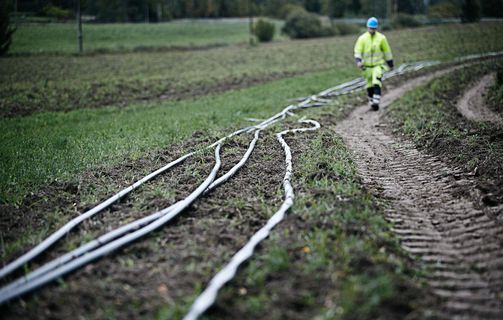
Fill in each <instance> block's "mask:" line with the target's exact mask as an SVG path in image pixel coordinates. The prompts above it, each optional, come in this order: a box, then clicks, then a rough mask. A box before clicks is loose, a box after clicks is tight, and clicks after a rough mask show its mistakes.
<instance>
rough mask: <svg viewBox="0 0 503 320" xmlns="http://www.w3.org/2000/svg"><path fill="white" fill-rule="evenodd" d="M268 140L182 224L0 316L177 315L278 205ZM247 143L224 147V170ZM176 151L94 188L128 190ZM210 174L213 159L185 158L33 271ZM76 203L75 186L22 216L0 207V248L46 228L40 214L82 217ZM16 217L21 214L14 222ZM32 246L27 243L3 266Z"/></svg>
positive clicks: (51, 191)
mask: <svg viewBox="0 0 503 320" xmlns="http://www.w3.org/2000/svg"><path fill="white" fill-rule="evenodd" d="M272 133H273V132H264V137H263V138H262V139H261V140H260V141H259V142H258V143H257V146H256V149H255V151H254V152H253V154H252V156H251V158H250V160H249V162H248V163H247V165H246V166H245V167H244V168H242V170H240V171H239V172H238V174H237V175H236V176H235V177H234V178H233V179H231V180H230V181H228V182H227V183H225V184H224V185H222V186H221V187H219V188H218V189H216V190H214V191H213V192H211V193H209V194H208V195H207V196H205V197H204V199H201V201H197V202H195V203H194V204H193V205H192V206H191V207H190V208H189V209H188V210H185V211H184V212H183V213H182V214H181V215H182V216H183V217H180V218H177V219H175V220H174V221H172V222H171V223H169V224H168V225H166V226H165V227H164V228H161V229H160V230H159V231H157V232H154V233H153V234H152V235H150V236H148V237H146V238H144V239H142V240H140V241H138V242H136V243H135V244H133V245H131V246H128V247H126V248H125V249H122V250H120V251H118V252H116V253H114V254H112V255H111V256H109V257H107V258H106V259H101V260H99V261H97V262H95V263H92V264H90V265H88V266H86V267H85V268H84V269H82V270H79V271H77V272H76V273H74V274H72V275H71V276H69V277H65V279H64V282H61V283H59V284H57V283H56V284H51V285H48V286H46V287H44V288H43V289H41V290H39V291H38V292H37V293H35V294H31V295H28V296H26V297H24V298H22V299H21V300H17V301H14V302H12V303H9V304H7V305H5V306H3V307H2V310H1V311H2V314H3V315H5V316H6V317H7V318H12V319H27V318H30V319H43V318H48V317H49V318H63V319H68V318H74V316H81V317H86V318H91V319H102V318H104V317H109V316H112V317H117V318H121V319H126V318H139V317H144V318H145V317H146V318H152V317H155V316H156V314H155V312H156V310H159V309H160V308H161V306H166V305H171V306H172V307H174V306H173V305H174V304H175V303H176V301H179V300H180V299H186V298H187V297H191V295H192V294H193V293H194V289H195V288H198V287H200V286H202V285H204V284H205V283H206V281H207V280H208V279H209V278H210V277H211V275H213V274H215V273H216V272H217V271H218V270H219V269H220V268H221V266H222V265H223V263H225V262H226V261H228V260H229V257H230V254H231V253H233V252H235V251H237V250H238V249H239V248H240V247H242V246H243V245H244V244H245V243H246V242H247V240H248V239H249V237H250V236H251V235H252V234H253V233H254V232H256V231H257V230H258V229H259V228H260V227H261V226H262V225H263V224H265V222H266V221H267V219H268V216H269V215H270V214H271V212H270V211H271V210H273V209H274V208H276V207H277V206H278V204H280V203H281V202H282V192H281V190H282V189H281V188H282V185H281V183H282V177H283V175H284V155H283V150H282V148H281V146H280V145H279V143H278V142H277V141H276V137H275V136H274V135H273V134H272ZM199 140H201V139H199ZM250 140H251V137H250V136H249V137H243V139H241V140H238V141H232V142H229V143H226V144H225V145H224V148H223V150H222V153H223V156H222V162H223V167H222V169H221V170H223V171H222V172H225V171H226V170H228V169H230V167H231V166H232V165H234V164H235V163H236V162H237V161H238V160H239V159H240V158H241V156H242V154H243V153H244V152H245V151H246V148H247V147H248V143H249V141H250ZM199 142H200V141H199ZM175 150H176V148H172V149H170V150H166V151H164V152H161V153H160V154H159V157H157V158H156V157H152V158H151V159H155V161H150V160H143V161H141V162H138V163H135V164H132V165H128V166H124V167H116V168H114V169H113V170H111V172H110V171H107V172H104V173H101V174H100V173H98V174H97V175H98V176H101V177H103V179H102V180H99V182H98V183H99V184H100V185H101V184H102V183H103V185H104V186H106V184H107V183H108V184H110V183H112V182H113V181H116V179H117V180H118V181H120V182H122V183H121V184H122V185H123V186H125V185H127V184H128V183H130V182H131V181H133V180H134V179H133V177H132V176H131V175H132V173H131V172H132V171H135V172H143V171H151V170H152V169H153V168H154V169H155V168H157V167H158V166H157V164H158V162H159V161H160V160H161V159H162V160H164V162H167V161H166V158H169V159H170V160H172V159H175V158H176V157H175V156H173V154H177V153H178V152H177V151H175ZM278 164H279V165H278ZM212 166H213V156H212V153H211V152H210V153H207V154H204V155H201V156H199V157H194V158H193V159H190V160H187V161H186V162H185V163H184V164H183V165H180V166H178V167H176V168H175V169H174V170H172V171H170V172H168V173H166V174H164V175H162V176H161V177H159V178H158V179H156V180H155V181H154V182H152V183H151V184H150V185H149V186H145V187H143V188H141V189H140V190H138V192H135V193H134V195H132V196H129V197H126V198H125V199H123V200H122V201H120V202H119V203H117V204H114V205H113V206H112V208H110V209H109V210H106V211H104V212H103V213H101V214H99V215H98V216H96V217H94V218H93V219H91V220H90V221H88V222H86V223H83V224H82V225H81V226H80V227H79V228H78V229H77V230H75V232H72V234H70V235H68V236H67V237H66V238H65V239H63V241H61V242H60V243H58V244H57V245H55V246H54V248H51V250H50V251H49V252H48V253H46V254H43V255H42V256H41V257H40V258H38V259H37V260H36V262H35V263H33V264H32V267H36V266H38V265H40V264H41V263H43V262H45V261H47V260H49V259H51V258H54V257H56V255H57V254H59V253H63V252H64V251H65V250H66V249H68V243H74V244H78V243H80V241H82V239H85V238H90V237H94V236H96V235H99V234H101V233H103V232H105V231H106V230H110V229H111V228H113V227H116V226H118V225H120V224H122V223H125V222H129V221H131V220H133V219H137V218H139V217H141V216H144V215H146V214H147V213H151V212H153V211H155V210H159V209H162V208H164V207H167V206H169V205H170V204H171V203H172V202H173V201H175V200H179V199H182V198H184V197H185V196H187V195H188V193H189V192H190V191H191V190H192V189H193V188H194V187H195V186H196V184H197V183H199V182H198V181H202V180H203V178H204V177H205V176H206V175H207V173H209V170H210V169H211V167H212ZM89 174H90V176H89V177H84V178H83V179H84V180H87V178H89V180H87V181H81V182H82V185H86V184H87V183H90V184H91V186H92V185H93V183H92V181H93V179H92V178H93V174H92V173H89ZM122 176H126V177H128V178H121V177H122ZM134 178H135V179H136V178H138V177H136V176H135V177H134ZM126 181H128V182H126ZM95 183H96V182H95ZM94 186H96V185H95V184H94ZM159 190H162V191H163V192H165V193H164V195H166V197H164V198H163V197H162V196H159ZM61 191H64V192H61ZM79 196H80V194H79V187H78V186H71V185H70V186H64V185H57V186H51V187H49V188H47V189H46V190H42V191H41V192H39V193H38V194H36V195H33V196H32V197H30V198H29V199H27V200H26V201H25V203H23V204H22V205H21V207H20V208H7V207H5V208H4V209H6V210H5V213H6V214H5V215H3V225H4V226H5V229H3V230H8V231H7V232H6V234H5V241H6V242H7V241H14V240H15V238H16V235H18V234H19V233H20V232H22V231H23V229H24V228H27V227H28V226H27V225H26V224H30V228H39V227H41V226H42V225H43V224H44V221H45V220H44V212H45V211H46V210H48V209H49V208H51V207H52V206H54V205H56V206H57V207H59V208H62V209H61V213H62V214H63V215H65V216H66V217H67V218H65V219H62V220H64V221H66V220H67V219H69V217H70V216H72V215H74V214H75V212H76V211H78V210H83V209H85V208H82V207H79V206H78V207H77V209H76V208H75V206H74V203H79V200H80V199H79ZM103 196H105V194H103ZM47 199H50V200H47ZM46 201H47V202H46ZM19 212H22V214H21V215H20V216H18V213H19ZM4 226H3V227H4ZM29 247H30V245H25V246H24V247H23V248H22V249H21V250H19V252H15V253H13V254H12V255H11V256H9V257H7V258H6V260H9V259H10V258H12V257H15V256H18V255H19V254H20V253H21V252H24V251H25V250H27V249H28V248H29ZM208 248H212V249H211V250H208ZM17 275H19V273H18V274H17ZM11 278H12V277H11ZM96 306H100V307H98V308H97V307H96ZM108 312H109V313H110V314H108Z"/></svg>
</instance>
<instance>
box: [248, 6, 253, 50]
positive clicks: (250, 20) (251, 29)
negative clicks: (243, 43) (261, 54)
mask: <svg viewBox="0 0 503 320" xmlns="http://www.w3.org/2000/svg"><path fill="white" fill-rule="evenodd" d="M248 19H249V29H250V45H253V15H252V5H251V0H248Z"/></svg>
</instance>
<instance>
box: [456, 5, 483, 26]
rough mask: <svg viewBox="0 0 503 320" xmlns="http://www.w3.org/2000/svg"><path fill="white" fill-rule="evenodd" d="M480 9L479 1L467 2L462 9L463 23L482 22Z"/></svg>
mask: <svg viewBox="0 0 503 320" xmlns="http://www.w3.org/2000/svg"><path fill="white" fill-rule="evenodd" d="M480 9H481V8H480V2H479V1H478V0H465V2H464V3H463V6H462V8H461V21H462V22H463V23H470V22H477V21H480V13H481V12H480V11H481V10H480Z"/></svg>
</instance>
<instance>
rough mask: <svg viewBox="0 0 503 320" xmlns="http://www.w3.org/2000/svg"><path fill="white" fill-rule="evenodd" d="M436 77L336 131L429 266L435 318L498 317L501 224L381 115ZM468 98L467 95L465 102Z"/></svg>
mask: <svg viewBox="0 0 503 320" xmlns="http://www.w3.org/2000/svg"><path fill="white" fill-rule="evenodd" d="M438 75H439V74H438V73H437V74H432V75H428V76H423V77H420V78H417V79H413V80H411V81H409V82H407V83H406V84H405V85H403V86H400V87H398V88H395V89H393V90H390V91H389V92H387V93H385V94H384V99H383V103H382V108H383V109H384V110H381V111H379V112H371V111H369V110H368V106H366V105H365V106H361V107H359V108H357V109H356V110H354V111H353V112H352V113H351V115H350V116H349V117H348V118H347V119H346V120H344V121H343V122H341V123H339V124H338V125H337V126H336V132H337V133H338V134H340V135H341V136H342V137H343V139H344V141H345V143H346V144H347V145H348V147H349V148H350V149H351V150H352V152H353V154H354V159H355V161H356V163H357V165H358V170H359V173H360V175H361V176H362V178H363V182H364V184H365V185H366V186H367V187H368V188H369V189H370V190H371V191H372V192H373V193H374V194H376V195H377V196H378V197H382V198H383V199H385V200H386V202H388V205H389V207H388V209H387V211H386V218H387V219H388V220H389V221H390V222H391V223H393V225H394V232H395V233H396V235H397V236H398V238H399V239H400V240H401V245H402V247H403V248H404V249H405V250H406V251H408V252H409V253H410V254H412V255H413V256H417V257H420V259H421V260H422V261H423V262H424V263H425V264H426V265H427V266H428V267H429V269H430V270H431V273H430V275H429V277H428V283H429V285H430V286H431V288H432V291H433V292H434V293H435V294H436V295H437V296H439V297H441V298H442V300H443V304H442V306H441V307H440V310H437V313H438V316H439V317H440V318H449V319H453V318H455V319H501V317H502V316H503V271H502V270H503V225H502V223H501V221H497V220H494V219H492V218H491V217H489V216H487V215H486V214H485V213H484V212H483V211H482V210H479V209H478V208H477V207H476V205H474V203H473V199H475V198H476V194H470V192H468V191H470V190H471V191H473V190H475V189H476V188H475V187H474V185H475V184H474V181H473V178H472V177H471V176H469V175H467V174H463V173H461V172H460V170H457V169H456V168H452V167H450V166H449V165H447V164H445V163H444V162H442V161H441V160H440V159H438V158H436V157H433V156H430V155H428V154H425V153H423V152H421V151H418V150H417V149H416V148H415V147H414V146H413V145H411V144H410V143H407V142H406V141H402V140H401V139H399V138H397V137H394V136H393V135H392V134H391V133H389V132H388V131H389V130H388V129H387V127H386V124H383V123H382V122H383V121H384V119H383V116H384V115H385V110H386V107H387V106H388V105H389V104H390V103H391V102H392V101H394V100H395V99H397V98H398V97H400V96H401V95H403V94H404V93H405V92H406V91H408V90H411V89H413V88H415V87H417V86H419V85H421V84H424V83H426V82H427V81H429V80H431V79H433V78H434V77H435V76H438ZM465 99H466V98H465Z"/></svg>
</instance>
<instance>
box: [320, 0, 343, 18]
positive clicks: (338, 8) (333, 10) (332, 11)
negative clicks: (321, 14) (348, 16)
mask: <svg viewBox="0 0 503 320" xmlns="http://www.w3.org/2000/svg"><path fill="white" fill-rule="evenodd" d="M325 6H326V10H325V13H326V14H327V15H328V16H329V17H330V18H342V17H343V16H344V13H345V12H346V8H347V0H327V1H326V2H325Z"/></svg>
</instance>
